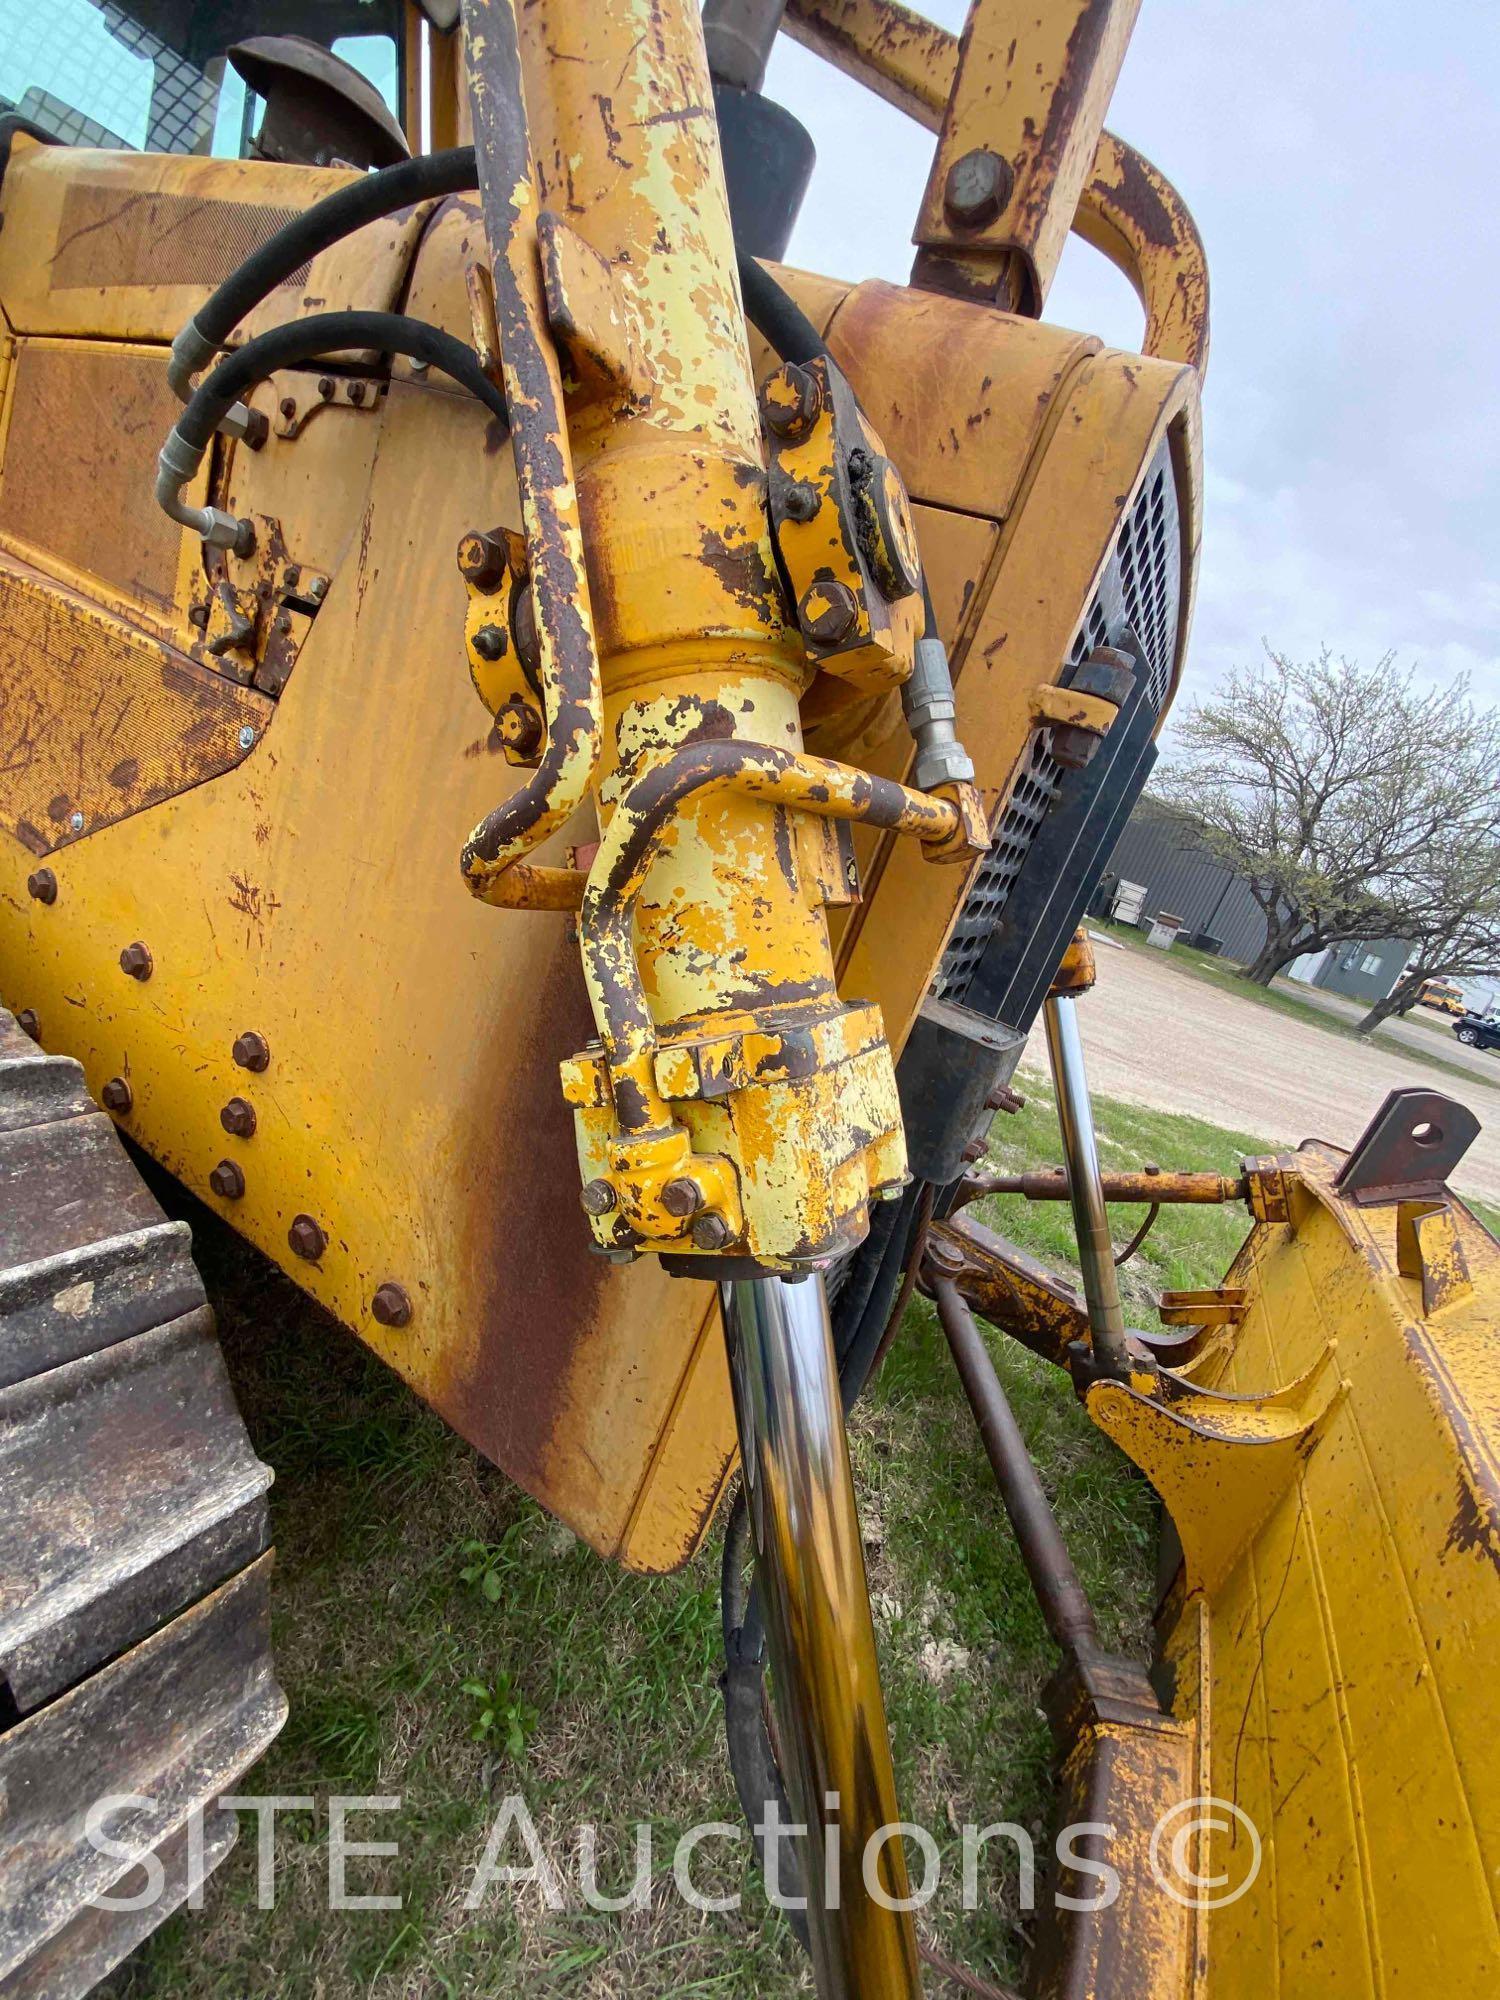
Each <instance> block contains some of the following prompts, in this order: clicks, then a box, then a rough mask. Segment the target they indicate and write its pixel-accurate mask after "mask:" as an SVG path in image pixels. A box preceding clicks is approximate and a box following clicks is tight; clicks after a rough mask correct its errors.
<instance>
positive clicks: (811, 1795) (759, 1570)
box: [723, 1277, 922, 2000]
mask: <svg viewBox="0 0 1500 2000" xmlns="http://www.w3.org/2000/svg"><path fill="white" fill-rule="evenodd" d="M723 1300H724V1318H725V1328H726V1333H727V1337H728V1341H729V1359H730V1370H731V1375H732V1378H733V1382H734V1399H735V1412H736V1415H737V1417H738V1421H739V1432H740V1452H741V1459H742V1465H743V1473H744V1480H745V1489H746V1494H747V1498H748V1501H749V1510H750V1522H751V1529H752V1533H753V1536H754V1541H755V1553H756V1574H757V1580H758V1584H759V1589H760V1595H761V1602H762V1604H763V1606H764V1610H765V1619H766V1630H767V1634H768V1637H769V1640H770V1649H771V1668H772V1673H773V1677H774V1680H775V1692H776V1707H777V1717H778V1722H779V1725H780V1737H781V1749H782V1757H783V1761H784V1764H785V1766H786V1768H785V1770H784V1772H783V1776H784V1778H785V1780H786V1785H787V1791H788V1795H789V1797H790V1801H791V1806H792V1810H793V1812H794V1813H795V1814H796V1816H797V1820H798V1823H799V1824H800V1825H801V1826H802V1827H804V1828H805V1829H806V1832H805V1833H804V1834H803V1835H801V1836H800V1837H799V1838H798V1840H797V1851H798V1853H799V1855H800V1856H801V1860H802V1877H803V1888H804V1890H805V1892H806V1897H807V1923H808V1931H809V1934H810V1940H811V1945H812V1956H813V1966H814V1970H815V1973H816V1976H817V1982H818V1992H819V1994H820V1995H821V1996H822V2000H845V1997H846V1996H847V2000H916V1996H920V1994H921V1991H922V1986H921V1976H920V1974H919V1972H918V1970H917V1939H916V1929H915V1926H914V1924H913V1920H912V1916H911V1913H910V1911H909V1910H903V1909H892V1908H889V1907H887V1906H888V1905H889V1904H891V1903H900V1902H902V1901H906V1900H908V1899H909V1897H910V1888H909V1885H908V1881H907V1873H906V1860H905V1855H904V1853H903V1851H902V1845H901V1836H900V1834H899V1833H895V1832H890V1833H884V1831H883V1830H884V1829H888V1828H894V1827H895V1826H896V1825H897V1824H898V1822H899V1820H900V1813H899V1811H898V1808H897V1805H896V1780H895V1773H894V1771H893V1770H892V1767H891V1746H890V1736H889V1732H888V1730H887V1727H886V1719H885V1702H884V1699H883V1697H882V1695H881V1690H880V1669H879V1665H878V1662H877V1660H876V1655H875V1628H874V1624H873V1621H872V1619H871V1615H870V1594H869V1586H868V1584H867V1582H866V1579H865V1559H864V1546H863V1543H862V1541H861V1539H860V1532H859V1516H858V1513H857V1511H856V1508H855V1501H854V1482H853V1479H852V1477H851V1474H850V1469H849V1447H848V1442H847V1440H846V1438H845V1435H844V1417H843V1409H842V1406H841V1404H840V1401H839V1384H838V1370H837V1367H836V1365H835V1362H834V1356H833V1340H832V1336H831V1334H830V1331H829V1324H828V1302H827V1299H826V1297H825V1295H824V1291H823V1281H822V1279H821V1278H817V1277H811V1278H804V1279H802V1280H801V1281H800V1282H798V1283H795V1284H792V1283H787V1282H786V1281H784V1280H782V1279H779V1278H758V1279H741V1280H737V1281H735V1282H733V1283H730V1284H726V1285H725V1286H724V1288H723ZM867 1853H868V1855H869V1870H870V1878H869V1879H871V1880H873V1882H874V1883H875V1885H876V1888H877V1891H878V1893H877V1894H874V1895H872V1894H871V1893H870V1892H869V1890H868V1888H867V1886H866V1879H867V1878H866V1875H865V1872H864V1870H865V1865H866V1855H867ZM786 1886H787V1885H782V1887H783V1890H785V1888H786Z"/></svg>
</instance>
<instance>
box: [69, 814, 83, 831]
mask: <svg viewBox="0 0 1500 2000" xmlns="http://www.w3.org/2000/svg"><path fill="white" fill-rule="evenodd" d="M68 825H69V826H70V827H71V828H72V829H73V831H74V833H82V832H83V814H82V813H80V812H75V813H69V814H68Z"/></svg>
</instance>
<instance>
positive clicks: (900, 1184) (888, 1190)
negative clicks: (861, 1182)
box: [870, 1181, 906, 1201]
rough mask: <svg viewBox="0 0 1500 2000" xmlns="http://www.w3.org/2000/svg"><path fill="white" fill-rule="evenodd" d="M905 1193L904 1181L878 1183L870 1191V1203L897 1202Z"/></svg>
mask: <svg viewBox="0 0 1500 2000" xmlns="http://www.w3.org/2000/svg"><path fill="white" fill-rule="evenodd" d="M905 1193H906V1182H905V1181H880V1182H878V1183H877V1184H876V1185H875V1186H874V1187H872V1188H871V1189H870V1199H871V1201H899V1200H900V1199H901V1197H902V1195H904V1194H905Z"/></svg>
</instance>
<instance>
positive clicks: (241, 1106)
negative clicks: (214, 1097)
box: [219, 1097, 255, 1139]
mask: <svg viewBox="0 0 1500 2000" xmlns="http://www.w3.org/2000/svg"><path fill="white" fill-rule="evenodd" d="M219 1123H220V1124H221V1125H222V1126H223V1127H224V1130H225V1131H226V1132H228V1133H230V1134H232V1135H233V1137H234V1138H236V1139H252V1138H254V1136H255V1106H254V1105H253V1104H252V1103H251V1102H250V1101H249V1099H248V1098H245V1097H231V1098H230V1100H229V1102H228V1103H227V1104H226V1105H225V1106H224V1109H223V1110H222V1111H221V1112H220V1113H219Z"/></svg>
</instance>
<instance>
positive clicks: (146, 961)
mask: <svg viewBox="0 0 1500 2000" xmlns="http://www.w3.org/2000/svg"><path fill="white" fill-rule="evenodd" d="M120 970H121V972H123V973H126V974H127V975H128V976H129V977H130V978H131V979H139V980H141V981H142V982H143V983H144V981H146V980H148V979H149V978H150V977H151V954H150V952H149V951H148V950H147V949H146V947H145V945H143V944H142V943H141V942H140V940H139V939H137V940H136V942H135V943H134V944H128V945H126V947H125V949H124V950H123V951H122V952H121V953H120Z"/></svg>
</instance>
